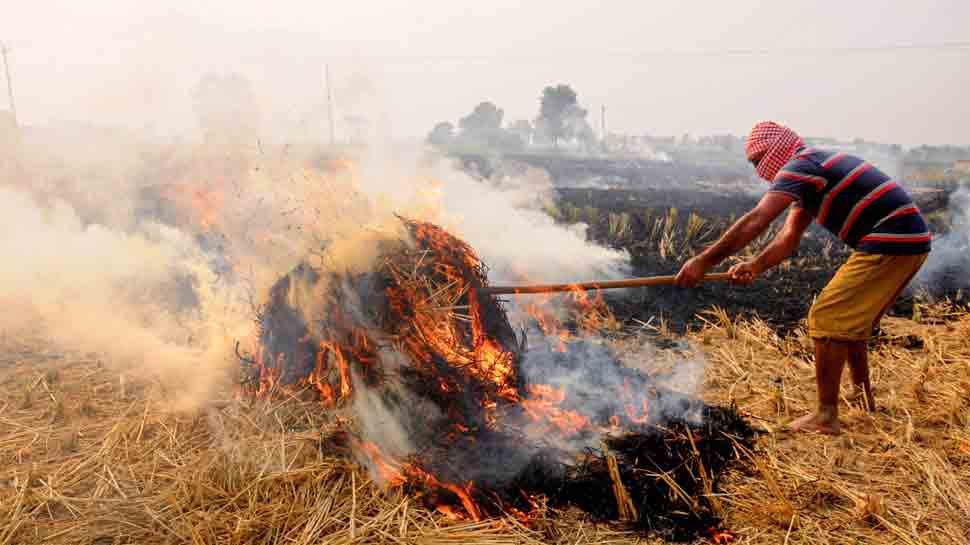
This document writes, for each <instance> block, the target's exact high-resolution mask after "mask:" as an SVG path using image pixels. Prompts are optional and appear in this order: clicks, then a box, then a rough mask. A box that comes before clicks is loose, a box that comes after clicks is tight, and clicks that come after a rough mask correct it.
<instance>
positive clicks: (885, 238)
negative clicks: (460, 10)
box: [676, 121, 931, 435]
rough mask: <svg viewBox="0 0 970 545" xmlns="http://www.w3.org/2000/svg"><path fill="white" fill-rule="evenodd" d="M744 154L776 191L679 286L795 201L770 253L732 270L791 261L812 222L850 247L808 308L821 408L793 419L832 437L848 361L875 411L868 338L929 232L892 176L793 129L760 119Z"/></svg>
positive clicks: (744, 275)
mask: <svg viewBox="0 0 970 545" xmlns="http://www.w3.org/2000/svg"><path fill="white" fill-rule="evenodd" d="M745 152H746V154H747V158H748V161H750V162H751V164H752V165H754V167H755V170H756V171H757V172H758V175H759V176H760V177H761V178H764V179H765V180H767V181H768V182H770V183H771V189H769V190H768V192H767V193H766V194H765V195H764V197H762V199H761V201H760V202H759V203H758V205H757V207H755V208H754V209H753V210H751V211H750V212H748V213H747V214H745V215H744V217H742V218H741V219H739V220H738V221H737V222H736V223H735V224H734V225H733V226H732V227H731V228H730V229H729V230H728V231H727V232H726V233H725V234H724V235H723V236H722V237H721V238H720V239H719V240H718V241H717V242H715V243H714V244H713V245H712V246H710V247H709V248H707V249H706V250H705V251H704V252H703V253H701V255H698V256H696V257H694V258H692V259H690V260H689V261H687V263H685V264H684V266H683V267H682V268H681V270H680V272H679V273H678V274H677V280H676V283H677V285H678V286H681V287H685V288H686V287H693V286H695V285H696V284H697V283H698V282H700V280H701V279H702V277H703V275H704V273H705V272H707V271H708V270H709V269H711V268H712V267H715V266H717V265H718V264H719V263H721V262H722V261H723V260H724V259H726V258H727V257H729V256H731V255H732V254H734V253H735V252H737V251H739V250H741V249H742V248H744V247H745V246H747V244H748V243H750V242H751V241H752V240H754V239H755V238H756V237H757V236H758V235H760V234H761V233H762V232H764V230H765V229H767V228H768V226H769V225H770V224H771V222H772V221H773V220H774V219H775V218H777V217H778V216H779V215H780V214H781V213H782V212H783V211H784V210H785V209H786V208H788V207H789V205H791V204H792V203H795V206H794V207H792V210H791V212H790V213H789V214H788V218H787V219H786V221H785V225H784V227H783V228H782V230H781V231H780V232H779V233H778V235H777V236H776V237H775V238H774V240H772V241H771V243H770V244H769V245H768V246H767V247H766V248H765V249H764V251H762V252H761V253H760V254H759V255H758V256H757V257H755V258H754V259H752V260H751V261H748V262H744V263H739V264H737V265H735V266H733V267H732V268H731V269H730V271H729V272H730V274H731V279H732V281H734V282H736V283H741V284H750V283H751V282H753V281H754V279H755V278H756V277H757V276H758V275H759V274H761V273H762V272H764V271H766V270H768V269H770V268H772V267H774V266H775V265H777V264H779V263H781V262H782V261H783V260H785V259H786V258H787V257H788V256H790V255H791V254H792V253H793V252H794V251H795V249H796V248H797V247H798V243H799V241H800V240H801V237H802V234H803V233H804V232H805V229H806V228H807V227H808V225H809V224H810V223H811V222H812V220H813V219H814V220H816V221H817V222H818V223H819V224H820V225H822V226H823V227H825V228H826V229H828V230H829V231H830V232H832V233H833V234H835V235H836V236H837V237H839V239H841V240H842V241H843V242H845V243H846V244H848V245H849V246H850V247H852V248H853V250H854V251H853V253H852V255H851V256H850V257H849V259H848V260H847V261H846V262H845V263H844V264H843V265H842V266H841V267H840V268H839V270H838V271H837V272H836V273H835V276H834V277H833V278H832V280H831V281H829V283H828V285H827V286H825V289H823V290H822V292H821V293H820V294H819V295H818V298H817V299H816V300H815V304H814V305H812V308H811V310H810V311H809V314H808V328H809V335H810V336H811V337H812V339H813V340H814V341H815V378H816V385H817V388H818V408H817V410H816V412H815V413H813V414H808V415H806V416H804V417H802V418H799V419H797V420H796V421H795V422H793V423H792V425H791V427H792V429H793V430H795V431H809V432H818V433H827V434H832V435H835V434H838V433H839V432H840V424H839V418H838V399H839V383H840V381H841V377H842V368H843V367H844V365H845V362H846V360H848V362H849V368H850V370H851V375H852V382H853V384H854V388H855V396H857V398H860V399H862V400H864V401H865V404H866V407H867V409H868V410H870V411H873V410H875V400H874V398H873V395H872V388H871V386H870V383H869V361H868V355H867V351H866V341H867V340H868V338H869V336H870V334H871V333H872V329H873V327H874V326H875V325H876V324H878V322H879V320H880V319H881V318H882V315H883V313H884V312H885V311H886V310H887V309H888V308H889V306H890V305H892V303H893V302H894V301H895V300H896V298H897V297H898V296H899V294H900V292H901V291H902V290H903V288H905V287H906V285H907V284H908V283H909V282H910V280H912V278H913V276H914V275H915V274H916V272H917V271H918V270H919V268H920V267H921V266H922V264H923V262H924V261H925V260H926V256H927V254H928V253H929V251H930V238H931V236H930V233H929V229H928V228H927V225H926V221H925V220H924V219H923V216H922V214H920V211H919V209H918V208H917V207H916V205H915V204H913V200H912V199H911V198H910V196H909V195H908V194H907V193H906V191H904V190H903V188H902V187H900V186H899V185H898V184H897V183H896V182H895V181H893V180H891V179H890V178H889V176H887V175H886V174H884V173H882V172H881V171H880V170H879V169H877V168H875V167H874V166H872V165H871V164H869V163H867V162H865V161H863V160H862V159H859V158H857V157H853V156H852V155H848V154H846V153H839V152H833V151H823V150H819V149H815V148H809V147H806V146H805V144H804V142H803V141H802V139H801V138H800V137H799V136H798V135H797V134H796V133H795V132H794V131H792V130H791V129H788V128H787V127H784V126H782V125H779V124H778V123H774V122H772V121H764V122H761V123H758V124H757V125H755V126H754V128H753V129H752V130H751V134H749V135H748V139H747V143H746V146H745Z"/></svg>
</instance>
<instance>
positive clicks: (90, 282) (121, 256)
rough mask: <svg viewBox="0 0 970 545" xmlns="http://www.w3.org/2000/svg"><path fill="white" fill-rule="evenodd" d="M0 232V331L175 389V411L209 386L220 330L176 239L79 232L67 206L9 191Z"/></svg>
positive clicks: (201, 275)
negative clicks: (0, 308) (25, 334)
mask: <svg viewBox="0 0 970 545" xmlns="http://www.w3.org/2000/svg"><path fill="white" fill-rule="evenodd" d="M0 233H3V235H0V252H3V255H4V256H6V258H5V259H4V260H3V263H2V265H0V286H2V287H0V300H3V301H4V307H5V312H4V320H3V321H2V322H0V328H3V329H4V330H6V331H10V330H23V329H24V328H26V327H33V328H40V329H41V330H42V332H43V333H44V337H45V340H46V341H47V342H50V343H51V344H52V345H54V346H56V347H57V348H59V349H61V350H73V351H80V352H87V353H97V354H100V355H103V356H104V357H106V358H107V359H108V360H109V361H112V362H115V363H117V364H118V365H120V366H123V367H124V368H127V369H134V370H137V371H139V372H140V373H142V374H144V375H147V376H152V377H155V378H158V379H160V380H162V381H163V383H166V384H177V383H182V386H181V391H180V392H179V395H177V396H176V400H175V401H176V404H179V405H181V404H184V403H190V402H191V401H190V398H192V397H194V396H196V395H197V394H198V393H199V392H201V391H204V390H208V389H209V388H210V387H211V386H212V384H213V383H214V381H215V379H216V375H217V373H216V369H214V368H211V367H207V366H206V365H203V362H205V361H213V360H214V359H218V358H214V355H215V353H216V352H218V351H220V350H221V349H223V348H224V346H221V345H220V343H219V342H218V341H219V339H220V334H224V333H225V331H222V332H220V331H219V330H218V326H219V325H220V323H219V322H218V321H216V320H215V318H216V315H217V311H216V310H215V309H214V308H209V305H210V304H213V303H214V299H213V294H212V293H211V292H210V291H209V289H208V287H209V286H210V285H211V284H212V282H213V276H212V273H211V271H210V270H208V268H207V267H206V266H205V264H204V259H203V256H202V255H201V254H200V253H199V252H198V250H197V249H196V248H195V247H194V244H193V243H192V241H191V240H190V239H188V238H187V237H186V236H185V235H184V233H181V232H179V231H178V230H175V229H171V228H167V227H165V226H160V225H153V226H150V227H148V228H146V230H145V231H144V232H142V233H133V234H127V233H123V232H119V231H114V230H111V229H109V228H106V227H104V226H101V225H95V224H91V225H84V224H83V223H82V222H81V220H80V218H79V217H78V214H77V212H76V211H75V210H74V209H73V208H72V207H71V206H70V205H68V204H67V203H65V202H63V201H55V202H53V203H52V204H51V206H49V207H42V206H41V205H39V204H38V202H37V201H36V200H34V199H33V198H32V197H31V196H29V195H27V194H26V193H24V192H23V191H18V190H14V189H11V188H0ZM186 307H194V310H193V311H186ZM203 318H205V320H203ZM189 372H191V373H192V376H193V377H194V379H193V381H191V384H184V377H185V376H186V375H187V373H189Z"/></svg>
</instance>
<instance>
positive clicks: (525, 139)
mask: <svg viewBox="0 0 970 545" xmlns="http://www.w3.org/2000/svg"><path fill="white" fill-rule="evenodd" d="M534 130H535V129H533V127H532V123H529V120H528V119H519V120H518V121H516V122H514V123H512V124H511V125H509V128H508V131H509V132H510V133H512V134H514V135H516V136H518V137H519V139H520V140H522V144H523V145H525V146H528V145H529V144H531V143H532V134H533V132H534Z"/></svg>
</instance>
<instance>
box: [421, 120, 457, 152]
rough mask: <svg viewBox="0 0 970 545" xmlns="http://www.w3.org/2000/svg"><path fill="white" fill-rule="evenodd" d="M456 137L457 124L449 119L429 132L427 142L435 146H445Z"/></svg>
mask: <svg viewBox="0 0 970 545" xmlns="http://www.w3.org/2000/svg"><path fill="white" fill-rule="evenodd" d="M454 139H455V126H454V125H452V124H451V123H449V122H448V121H442V122H441V123H438V124H437V125H435V126H434V128H433V129H431V132H430V133H428V137H427V139H426V140H427V142H428V143H429V144H431V145H433V146H438V147H444V146H447V145H449V144H451V143H452V142H453V141H454Z"/></svg>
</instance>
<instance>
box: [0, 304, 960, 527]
mask: <svg viewBox="0 0 970 545" xmlns="http://www.w3.org/2000/svg"><path fill="white" fill-rule="evenodd" d="M918 318H919V319H918V320H917V321H914V320H912V319H904V318H890V319H887V320H886V322H885V323H884V327H883V335H882V336H881V337H880V338H879V339H878V340H877V341H874V349H873V353H872V360H871V361H872V366H873V378H874V384H875V387H876V394H877V404H878V410H877V411H876V412H875V413H873V414H868V413H866V412H864V411H863V410H862V409H861V408H860V407H857V406H853V405H852V404H849V403H844V405H843V406H844V409H843V411H844V412H843V420H844V422H845V424H846V428H847V433H844V434H843V435H842V436H841V437H839V438H835V439H832V438H828V437H822V436H813V435H796V434H792V433H790V432H788V431H786V430H785V424H786V422H788V421H790V420H791V419H792V418H793V417H795V416H797V415H800V414H802V413H803V411H805V410H807V409H809V408H810V407H811V404H812V399H813V397H814V381H813V373H812V357H811V353H810V350H809V344H808V342H807V339H806V338H805V336H804V334H803V333H802V332H801V330H799V329H797V328H796V329H795V330H793V331H792V332H791V333H790V334H789V335H788V336H786V337H785V338H779V337H777V336H776V335H775V334H774V333H773V331H772V330H771V329H770V328H769V327H767V325H766V324H765V323H764V322H760V321H746V320H737V321H736V320H734V319H732V318H730V317H729V316H728V315H726V314H724V313H723V312H718V311H712V312H710V313H708V314H706V315H704V319H705V320H706V321H707V325H706V326H705V327H703V328H701V329H699V330H697V331H695V332H692V333H689V334H688V335H687V337H686V339H687V340H688V341H690V348H683V350H689V351H691V352H694V353H696V354H700V355H703V357H704V359H705V360H706V362H707V367H706V373H705V377H704V387H703V397H704V398H705V399H706V400H708V401H710V402H716V403H731V402H733V403H736V404H737V406H738V408H739V410H740V411H741V413H742V414H743V415H746V416H747V417H748V419H749V420H750V421H751V422H752V423H753V425H754V427H755V428H756V429H757V430H758V431H759V435H758V439H757V443H756V446H755V448H754V449H753V451H745V452H740V451H739V452H738V455H739V457H740V458H741V462H742V463H741V464H740V465H739V466H738V467H737V468H736V469H735V470H733V471H732V472H730V473H729V474H728V475H727V476H726V477H725V479H724V481H723V482H722V485H721V490H720V492H719V493H718V495H717V497H716V501H715V504H716V505H717V506H718V509H720V510H721V512H722V514H723V517H724V524H723V526H724V529H726V530H729V531H730V533H731V535H733V541H723V540H725V539H727V537H726V536H725V535H711V536H708V537H706V538H703V540H702V542H715V541H714V540H715V539H720V540H722V541H720V542H722V543H723V542H731V543H750V544H755V543H765V544H769V543H770V544H777V543H791V544H797V543H812V544H816V543H817V544H821V543H926V544H944V543H952V544H962V543H966V542H967V540H968V539H970V378H968V377H970V344H968V343H967V341H966V340H967V338H968V337H970V315H967V314H960V313H959V312H958V311H955V310H953V309H952V308H950V307H946V306H943V305H937V306H934V307H925V308H921V309H920V313H919V316H918ZM617 342H619V343H622V342H623V341H617ZM626 342H629V339H627V341H626ZM2 345H3V357H2V365H3V368H4V373H3V376H4V379H3V382H2V384H0V388H2V390H0V391H2V398H0V399H2V400H3V401H2V404H3V407H2V410H0V429H2V434H0V435H2V437H3V439H2V443H0V457H2V464H0V543H2V544H5V545H6V544H28V543H31V544H32V543H51V544H55V543H65V544H66V543H72V544H73V543H77V544H82V543H83V544H92V543H97V544H109V543H111V544H115V543H117V544H121V543H138V544H152V543H159V544H161V543H294V544H311V543H634V542H642V543H661V542H663V541H662V540H659V539H657V538H652V537H649V536H647V537H644V536H643V535H641V534H638V533H633V532H631V531H629V530H627V529H625V528H624V527H623V526H622V525H621V524H619V523H600V522H597V521H595V520H593V519H591V518H590V516H588V515H585V514H583V513H580V512H578V511H575V510H569V509H567V510H565V511H558V510H553V509H551V508H540V509H539V510H538V511H537V512H536V513H534V516H533V518H531V519H530V520H529V521H527V522H525V523H523V522H522V521H520V520H519V519H518V518H516V517H515V516H511V515H509V516H505V517H498V518H492V519H486V520H483V521H480V522H470V521H458V522H455V521H451V520H449V519H448V518H447V517H445V516H443V515H441V514H440V513H437V512H434V511H429V510H428V509H427V508H425V507H423V506H422V503H421V502H420V501H419V500H417V499H415V498H414V497H409V496H405V495H399V494H397V493H391V494H386V493H384V492H383V491H382V490H381V489H380V488H379V487H377V486H375V485H374V484H373V483H372V482H371V481H370V479H369V477H368V475H367V472H366V471H363V470H361V468H360V467H359V466H357V465H356V464H354V463H352V462H350V461H348V460H347V459H345V458H340V457H335V456H331V455H327V454H325V452H326V448H325V446H326V444H327V441H328V430H331V429H333V428H334V426H335V425H336V423H335V422H334V421H332V420H331V419H330V418H328V416H327V414H326V413H325V412H324V411H321V410H319V405H318V404H317V403H315V402H305V401H300V400H298V399H296V398H290V399H284V400H278V401H264V400H250V399H248V398H242V399H236V398H235V396H234V395H233V392H232V391H226V392H224V393H223V394H224V395H223V396H222V397H223V399H222V400H221V401H215V402H212V403H210V404H209V405H208V406H207V407H204V408H200V409H195V410H192V411H188V412H186V411H177V410H175V409H174V408H173V407H172V404H171V394H170V393H169V392H170V390H171V387H172V385H171V384H166V383H165V382H163V381H162V380H160V379H157V378H153V377H151V376H138V375H136V374H134V373H131V372H128V373H122V372H119V371H118V370H117V368H115V367H114V366H113V365H112V362H109V361H103V360H101V359H100V358H99V356H98V355H97V354H80V353H65V352H57V351H52V350H50V349H48V348H46V347H47V346H48V343H47V342H46V340H45V339H44V338H42V337H39V336H37V335H35V334H31V332H30V331H19V332H17V333H16V334H14V333H13V332H10V333H7V334H5V336H4V338H3V339H2ZM661 356H663V354H661ZM661 359H663V358H662V357H661ZM670 361H671V362H674V361H679V355H678V357H671V358H670ZM186 380H189V378H188V377H186ZM684 508H685V509H688V508H689V506H687V505H685V506H684Z"/></svg>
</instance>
